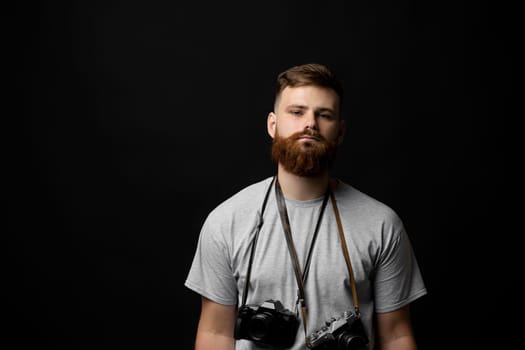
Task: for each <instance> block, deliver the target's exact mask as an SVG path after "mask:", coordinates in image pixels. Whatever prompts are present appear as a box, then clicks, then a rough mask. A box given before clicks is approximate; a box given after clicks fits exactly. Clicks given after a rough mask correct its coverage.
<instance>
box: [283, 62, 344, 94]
mask: <svg viewBox="0 0 525 350" xmlns="http://www.w3.org/2000/svg"><path fill="white" fill-rule="evenodd" d="M305 85H316V86H321V87H326V88H330V89H333V90H334V91H335V92H336V93H337V95H338V96H339V100H340V101H341V102H342V101H343V86H342V84H341V82H340V81H339V80H338V78H337V77H336V76H335V73H334V72H333V71H332V70H330V69H329V68H328V67H326V66H324V65H322V64H318V63H308V64H303V65H300V66H294V67H291V68H289V69H287V70H285V71H284V72H282V73H280V74H279V75H278V76H277V86H276V90H275V100H277V99H278V98H279V95H280V94H281V92H282V91H283V90H284V89H285V88H286V87H287V86H291V87H295V86H305Z"/></svg>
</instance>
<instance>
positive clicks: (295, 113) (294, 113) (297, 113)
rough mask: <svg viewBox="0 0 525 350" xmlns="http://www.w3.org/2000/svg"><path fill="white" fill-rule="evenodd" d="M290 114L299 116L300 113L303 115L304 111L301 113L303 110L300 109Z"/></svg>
mask: <svg viewBox="0 0 525 350" xmlns="http://www.w3.org/2000/svg"><path fill="white" fill-rule="evenodd" d="M290 114H293V115H297V116H299V115H301V114H302V113H301V111H299V110H298V111H290Z"/></svg>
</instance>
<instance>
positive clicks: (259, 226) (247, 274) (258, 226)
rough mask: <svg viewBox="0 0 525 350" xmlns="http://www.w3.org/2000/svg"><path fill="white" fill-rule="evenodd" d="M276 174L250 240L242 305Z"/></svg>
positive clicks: (244, 301) (245, 297) (246, 293)
mask: <svg viewBox="0 0 525 350" xmlns="http://www.w3.org/2000/svg"><path fill="white" fill-rule="evenodd" d="M275 179H276V176H274V177H273V179H272V182H270V185H269V186H268V190H266V194H265V196H264V201H263V204H262V208H261V212H260V214H259V222H258V223H257V228H256V231H255V235H254V236H253V240H252V243H251V245H252V247H251V248H252V249H251V251H250V260H249V262H248V272H247V273H246V281H245V282H244V290H243V291H242V304H241V305H242V306H244V305H246V299H247V298H248V287H249V284H250V275H251V273H252V263H253V257H254V255H255V246H256V245H257V238H258V237H259V232H261V227H262V225H263V214H264V209H265V208H266V203H267V202H268V197H269V195H270V190H271V189H272V185H273V183H274V182H275Z"/></svg>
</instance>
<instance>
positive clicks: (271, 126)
mask: <svg viewBox="0 0 525 350" xmlns="http://www.w3.org/2000/svg"><path fill="white" fill-rule="evenodd" d="M276 127H277V116H276V115H275V113H274V112H270V113H269V114H268V120H267V128H268V134H269V135H270V136H271V138H272V139H273V138H274V137H275V128H276Z"/></svg>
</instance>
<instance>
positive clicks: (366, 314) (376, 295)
mask: <svg viewBox="0 0 525 350" xmlns="http://www.w3.org/2000/svg"><path fill="white" fill-rule="evenodd" d="M271 180H272V178H271V177H270V178H267V179H264V180H263V181H260V182H258V183H255V184H252V185H250V186H248V187H246V188H244V189H243V190H241V191H239V192H238V193H236V194H235V195H233V196H232V197H230V198H228V199H227V200H225V201H224V202H223V203H221V204H220V205H219V206H217V207H216V208H215V209H214V210H213V211H212V212H211V213H210V214H209V216H208V217H207V218H206V220H205V222H204V225H203V227H202V230H201V232H200V237H199V241H198V245H197V249H196V252H195V256H194V260H193V263H192V265H191V268H190V271H189V274H188V277H187V279H186V282H185V285H186V286H187V287H188V288H190V289H191V290H193V291H195V292H197V293H199V294H201V295H202V296H204V297H206V298H208V299H210V300H212V301H215V302H217V303H220V304H225V305H240V304H241V300H242V292H243V289H244V286H245V280H246V274H247V269H248V261H249V257H250V249H249V247H250V244H251V242H252V238H253V236H254V234H255V232H256V227H257V223H258V220H259V215H260V212H261V206H262V202H263V199H264V196H265V194H266V192H267V190H268V188H269V186H270V183H271ZM272 187H273V186H272ZM334 195H335V198H336V200H337V207H338V210H339V213H340V216H341V221H342V225H343V230H344V234H345V238H346V243H347V246H348V251H349V255H350V260H351V263H352V268H353V271H354V275H355V280H356V284H357V294H358V300H359V306H360V311H361V314H362V321H363V325H364V327H365V330H366V332H367V335H368V337H369V338H370V341H371V343H370V348H373V344H374V336H373V332H374V330H373V322H372V319H373V313H374V312H388V311H393V310H396V309H398V308H400V307H402V306H404V305H406V304H408V303H410V302H412V301H413V300H415V299H417V298H419V297H421V296H423V295H425V294H426V293H427V291H426V288H425V285H424V283H423V279H422V277H421V274H420V271H419V268H418V265H417V261H416V258H415V256H414V252H413V250H412V246H411V244H410V241H409V237H408V236H407V234H406V232H405V230H404V227H403V223H402V222H401V220H400V218H399V217H398V216H397V215H396V213H395V212H394V211H393V210H392V209H391V208H389V207H388V206H386V205H385V204H383V203H381V202H379V201H377V200H375V199H373V198H371V197H370V196H368V195H366V194H364V193H362V192H360V191H358V190H357V189H355V188H354V187H352V186H350V185H348V184H346V183H344V182H341V181H339V182H338V185H337V187H336V188H335V189H334ZM322 201H323V198H322V197H321V198H317V199H313V200H307V201H296V200H289V199H286V207H287V211H288V216H289V220H290V225H291V231H292V236H293V242H294V245H295V249H296V251H297V255H298V258H299V261H300V263H301V269H302V268H303V266H304V263H305V260H306V257H307V255H308V250H309V247H310V243H311V240H312V236H313V233H314V228H315V226H316V223H317V220H318V215H319V212H320V209H321V204H322ZM297 289H298V288H297V283H296V279H295V275H294V270H293V264H292V260H291V258H290V255H289V252H288V248H287V244H286V238H285V236H284V231H283V228H282V224H281V221H280V217H279V212H278V208H277V202H276V199H275V192H274V190H273V188H272V189H271V190H270V194H269V197H268V202H267V205H266V208H265V210H264V214H263V225H262V228H261V231H260V233H259V238H258V241H257V249H256V252H255V255H254V259H253V265H252V271H251V277H250V288H249V291H248V298H247V304H261V303H263V302H264V301H266V300H269V299H273V300H279V301H280V302H281V303H282V304H283V305H284V307H285V308H286V309H288V310H291V311H293V312H295V311H296V308H295V303H296V300H297ZM305 294H306V295H305V300H306V305H307V307H308V316H307V327H308V331H307V333H308V334H310V333H311V332H313V331H314V330H317V329H319V328H320V327H322V326H323V325H324V324H325V322H326V321H327V320H329V319H331V318H333V317H335V318H338V317H340V316H341V314H342V313H343V312H344V311H352V312H353V311H354V307H353V305H354V304H353V300H352V292H351V288H350V279H349V276H348V269H347V266H346V263H345V260H344V256H343V253H342V250H341V243H340V240H339V236H338V229H337V222H336V220H335V215H334V211H333V208H332V205H331V203H330V201H329V202H328V204H327V206H326V209H325V211H324V215H323V219H322V222H321V226H320V229H319V233H318V236H317V239H316V243H315V246H314V248H313V251H312V259H311V263H310V269H309V273H308V278H307V280H306V283H305ZM299 315H300V312H299ZM299 318H300V316H299ZM297 332H298V333H297V337H296V341H295V344H294V346H293V347H292V348H291V349H293V350H299V349H306V345H305V342H304V337H305V334H304V329H303V325H302V324H301V325H300V326H299V328H298V331H297ZM236 349H268V347H265V346H261V345H257V344H256V343H254V342H251V341H247V340H239V341H237V342H236Z"/></svg>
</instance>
